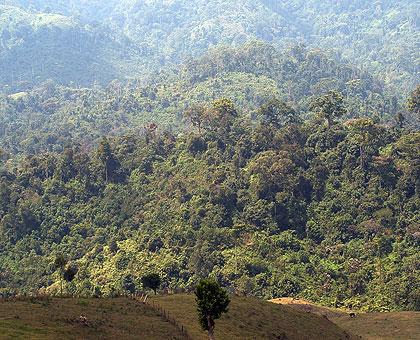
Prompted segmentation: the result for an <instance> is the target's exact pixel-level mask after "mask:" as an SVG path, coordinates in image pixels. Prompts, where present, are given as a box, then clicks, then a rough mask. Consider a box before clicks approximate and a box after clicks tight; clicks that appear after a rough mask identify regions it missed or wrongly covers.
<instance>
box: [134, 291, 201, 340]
mask: <svg viewBox="0 0 420 340" xmlns="http://www.w3.org/2000/svg"><path fill="white" fill-rule="evenodd" d="M133 298H134V299H135V300H136V301H138V302H140V303H142V304H144V305H146V306H148V307H149V308H151V309H153V310H154V311H155V312H156V313H157V314H159V315H160V316H161V317H162V318H163V319H164V320H166V321H167V322H169V323H171V324H172V325H174V326H175V327H176V328H177V329H178V330H179V331H180V332H181V334H182V335H183V336H184V337H185V338H186V339H188V340H193V338H192V337H191V335H190V334H189V332H188V330H187V327H185V326H184V325H183V324H182V323H180V322H179V321H177V319H176V318H175V317H173V316H171V315H170V313H169V311H168V310H166V309H165V308H163V307H162V306H159V305H158V304H157V303H155V301H154V300H152V301H151V302H150V301H149V300H148V295H143V294H142V295H140V296H139V295H137V296H134V297H133Z"/></svg>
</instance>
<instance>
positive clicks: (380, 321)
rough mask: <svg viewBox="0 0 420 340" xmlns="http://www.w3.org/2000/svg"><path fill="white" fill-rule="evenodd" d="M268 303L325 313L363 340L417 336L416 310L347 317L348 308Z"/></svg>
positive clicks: (296, 302)
mask: <svg viewBox="0 0 420 340" xmlns="http://www.w3.org/2000/svg"><path fill="white" fill-rule="evenodd" d="M271 302H273V303H275V304H282V305H287V306H290V307H292V308H294V309H296V310H300V311H306V312H311V313H315V314H318V315H325V316H327V317H328V318H329V319H330V320H331V321H332V322H334V323H336V324H337V325H338V326H340V327H341V328H342V329H345V330H347V331H348V332H350V333H352V334H357V335H359V336H361V337H362V339H366V340H399V339H401V340H406V339H410V340H415V339H420V312H393V313H356V317H354V318H351V317H350V316H349V315H348V312H349V311H344V310H341V309H334V308H327V307H323V306H319V305H316V304H314V303H311V302H309V301H306V300H303V299H299V300H295V299H291V298H280V299H274V300H271Z"/></svg>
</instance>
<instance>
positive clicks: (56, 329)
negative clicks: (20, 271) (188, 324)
mask: <svg viewBox="0 0 420 340" xmlns="http://www.w3.org/2000/svg"><path fill="white" fill-rule="evenodd" d="M81 316H82V318H81ZM83 317H85V318H86V321H85V320H84V319H83ZM116 338H119V339H156V340H159V339H184V338H185V337H184V336H183V335H182V334H181V333H180V332H179V331H178V329H177V328H176V327H175V326H173V325H172V324H170V323H169V322H167V321H165V320H163V319H162V317H161V316H160V315H159V314H158V313H156V312H155V311H154V310H152V309H150V308H149V307H147V306H145V305H143V304H140V303H138V302H136V301H133V300H129V299H125V298H117V299H56V298H55V299H51V300H27V301H13V302H11V301H9V302H5V301H1V300H0V339H42V340H50V339H84V340H85V339H86V340H87V339H116Z"/></svg>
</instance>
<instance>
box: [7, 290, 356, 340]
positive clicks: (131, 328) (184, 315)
mask: <svg viewBox="0 0 420 340" xmlns="http://www.w3.org/2000/svg"><path fill="white" fill-rule="evenodd" d="M153 301H154V303H155V304H158V305H159V306H161V307H163V308H164V309H165V310H166V311H169V313H170V317H171V318H172V317H175V319H176V320H177V322H178V324H182V325H183V326H184V327H186V328H187V331H188V334H189V336H191V337H192V338H193V339H206V338H207V336H206V333H204V332H203V331H202V330H201V329H200V327H199V323H198V321H197V313H196V309H195V308H196V304H195V301H194V296H192V295H174V296H165V297H157V298H153ZM11 310H13V312H12V313H10V311H11ZM80 316H84V317H86V319H87V322H83V321H81V320H80ZM215 336H216V338H217V339H229V340H234V339H263V338H264V339H288V340H304V339H308V340H309V339H311V340H317V339H325V340H330V339H331V340H340V339H343V340H344V339H352V337H350V336H349V335H348V334H347V333H346V332H345V331H343V330H342V329H340V328H339V327H338V326H336V325H335V324H333V323H332V322H330V321H328V320H327V319H325V318H322V317H318V316H316V315H312V314H308V313H304V312H299V311H295V310H294V309H292V308H289V307H284V306H277V305H274V304H270V303H268V302H266V301H262V300H256V299H252V298H236V297H233V298H232V301H231V304H230V308H229V312H228V313H227V314H225V315H224V316H223V317H222V318H221V319H220V320H218V321H217V323H216V332H215ZM16 337H18V338H19V337H21V338H31V339H41V338H42V339H57V338H71V339H97V338H98V337H101V339H113V338H123V339H139V338H141V339H145V340H146V339H147V340H148V339H183V338H184V336H183V335H182V334H181V333H180V332H179V331H178V329H177V328H176V327H175V326H173V325H172V324H171V323H169V322H166V321H165V319H164V318H162V317H160V316H158V314H157V313H156V312H154V310H153V309H151V308H150V307H147V306H145V305H143V304H141V303H139V302H135V301H133V300H128V299H122V298H117V299H52V300H36V299H34V300H32V302H31V301H18V302H4V301H0V339H11V338H16Z"/></svg>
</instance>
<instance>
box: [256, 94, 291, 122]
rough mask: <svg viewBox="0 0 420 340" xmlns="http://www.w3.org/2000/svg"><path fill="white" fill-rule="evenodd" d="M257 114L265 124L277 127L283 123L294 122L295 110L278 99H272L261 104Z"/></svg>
mask: <svg viewBox="0 0 420 340" xmlns="http://www.w3.org/2000/svg"><path fill="white" fill-rule="evenodd" d="M258 114H259V115H260V116H261V118H262V120H263V122H264V123H265V124H269V125H271V126H274V127H275V128H277V129H279V128H281V127H282V126H284V125H287V124H290V123H294V122H296V116H297V113H296V111H295V110H294V109H293V108H291V107H290V106H289V105H287V104H286V103H285V102H282V101H280V100H278V99H272V100H270V101H268V102H267V103H265V104H264V105H262V106H261V107H260V108H259V110H258Z"/></svg>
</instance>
